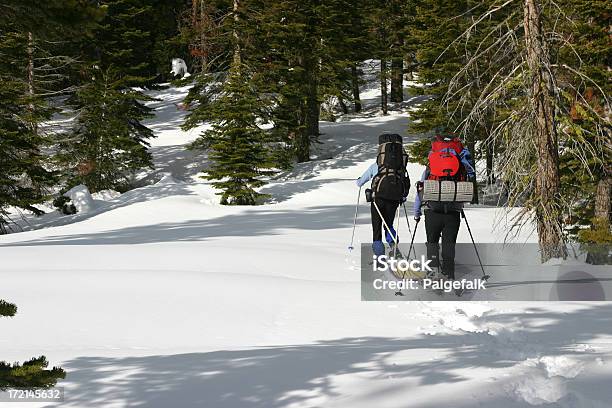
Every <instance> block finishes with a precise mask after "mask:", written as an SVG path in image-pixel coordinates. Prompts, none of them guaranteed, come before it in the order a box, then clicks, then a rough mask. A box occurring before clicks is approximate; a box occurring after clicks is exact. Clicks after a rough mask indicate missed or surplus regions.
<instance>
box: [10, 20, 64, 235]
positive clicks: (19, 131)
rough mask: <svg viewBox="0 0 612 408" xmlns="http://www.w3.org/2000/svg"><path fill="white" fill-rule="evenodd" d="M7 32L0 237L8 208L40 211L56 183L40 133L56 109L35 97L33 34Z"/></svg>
mask: <svg viewBox="0 0 612 408" xmlns="http://www.w3.org/2000/svg"><path fill="white" fill-rule="evenodd" d="M7 28H8V27H5V28H3V29H2V30H1V31H0V55H3V60H2V61H1V62H0V234H2V233H6V232H8V228H9V227H8V225H7V223H8V219H7V218H6V217H7V212H6V209H7V207H8V206H15V207H19V208H22V209H28V210H32V211H34V212H36V213H38V212H40V211H39V210H37V209H36V208H35V207H33V204H36V203H39V202H42V201H44V199H45V198H46V195H47V190H46V189H47V187H49V186H50V185H51V184H52V183H53V182H54V180H55V175H54V173H53V172H51V171H49V170H48V166H47V163H48V158H47V157H46V156H45V155H43V153H42V149H43V148H44V147H47V146H49V145H50V143H51V140H50V138H49V137H48V136H47V135H45V134H44V133H42V132H40V131H39V130H38V124H39V123H40V122H42V121H44V120H46V119H48V118H49V117H50V116H51V113H52V110H51V109H50V108H48V107H47V105H46V103H45V101H44V100H43V99H42V98H40V97H39V96H38V95H36V94H33V93H32V88H31V82H30V81H29V80H28V60H29V58H28V35H27V34H26V33H20V32H18V31H16V30H10V29H7Z"/></svg>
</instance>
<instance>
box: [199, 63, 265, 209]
mask: <svg viewBox="0 0 612 408" xmlns="http://www.w3.org/2000/svg"><path fill="white" fill-rule="evenodd" d="M261 103H262V102H261V100H260V97H259V94H258V92H257V91H256V90H254V89H253V88H252V87H251V84H250V82H249V80H248V74H247V70H246V67H244V66H242V67H239V69H233V70H232V72H231V73H230V75H229V78H228V79H227V81H226V82H225V84H224V86H223V90H222V95H221V96H219V99H218V100H216V101H215V102H214V103H213V104H212V105H211V106H210V107H209V109H208V114H209V115H210V118H211V122H212V127H211V129H210V130H207V131H206V132H205V133H204V134H203V136H202V137H203V138H204V139H205V140H206V141H207V144H209V146H210V154H209V157H210V159H212V161H213V162H212V164H211V165H210V167H209V168H208V169H207V175H206V176H205V178H206V179H209V180H216V181H215V182H214V183H213V186H215V187H216V188H219V189H221V190H222V192H221V193H220V195H221V204H228V205H234V204H236V205H254V204H256V203H257V202H258V199H260V198H263V197H264V195H263V194H260V193H258V192H256V190H255V189H256V188H258V187H261V186H262V185H264V181H262V179H261V177H262V176H264V175H266V174H269V173H270V170H269V169H270V168H271V167H272V163H271V162H270V157H269V154H268V151H267V149H266V146H265V141H266V137H267V133H266V131H264V130H263V129H261V128H260V124H259V118H258V116H257V114H256V111H255V110H254V109H253V108H254V107H255V106H260V105H261Z"/></svg>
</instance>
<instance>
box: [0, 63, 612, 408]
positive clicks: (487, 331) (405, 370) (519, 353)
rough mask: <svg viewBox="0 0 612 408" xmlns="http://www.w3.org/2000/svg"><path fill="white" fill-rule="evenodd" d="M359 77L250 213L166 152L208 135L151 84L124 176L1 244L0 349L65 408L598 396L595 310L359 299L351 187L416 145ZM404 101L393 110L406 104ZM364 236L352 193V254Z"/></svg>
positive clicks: (198, 156) (196, 160) (607, 393)
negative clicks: (136, 147)
mask: <svg viewBox="0 0 612 408" xmlns="http://www.w3.org/2000/svg"><path fill="white" fill-rule="evenodd" d="M371 69H372V75H371V76H372V79H373V80H372V81H371V82H372V83H374V82H375V81H376V80H375V78H374V76H373V75H374V74H373V73H374V72H376V64H375V63H371ZM370 85H371V84H370ZM370 85H366V87H365V88H364V93H363V95H362V98H363V100H364V101H366V109H365V112H364V113H363V114H362V115H360V116H353V117H352V118H350V120H346V121H340V122H333V123H332V122H322V124H321V130H322V132H323V135H321V141H322V142H323V144H322V145H320V146H317V148H316V149H315V151H314V155H315V156H316V157H318V158H319V160H313V161H311V162H308V163H302V164H299V165H297V166H296V168H295V169H294V170H293V171H291V172H288V173H284V174H279V175H277V176H276V177H274V179H273V180H271V182H270V183H269V184H268V185H266V186H265V187H264V189H263V191H264V192H266V193H269V194H271V195H272V196H273V197H274V199H273V201H271V202H270V203H268V204H265V205H262V206H258V207H253V208H240V207H223V206H220V205H218V204H217V202H218V199H217V196H215V191H214V189H213V188H212V187H211V186H210V184H209V183H208V182H205V181H203V180H202V179H199V178H198V177H197V175H198V171H199V170H200V169H201V168H202V167H204V166H205V164H206V155H205V154H203V153H197V152H189V151H186V150H185V149H184V145H185V144H186V143H189V142H190V141H192V140H193V139H194V138H195V137H196V136H197V135H198V134H199V132H201V131H202V130H203V129H205V128H206V126H202V127H200V128H198V129H194V130H192V131H190V132H182V131H181V130H180V129H179V126H180V124H181V123H182V120H183V118H184V114H185V113H184V112H183V111H179V110H177V107H176V105H175V104H176V103H179V102H180V101H181V100H182V99H183V97H184V96H185V94H186V92H187V91H188V88H187V87H183V88H169V89H166V90H162V91H156V92H152V94H153V96H156V97H158V98H160V99H161V101H156V102H152V103H151V105H152V106H153V107H155V108H156V115H157V116H156V118H154V119H151V120H149V122H148V123H147V125H148V126H150V127H151V128H152V129H153V130H154V132H155V134H156V136H157V138H156V139H154V140H153V141H152V147H151V150H152V152H153V155H154V158H155V163H156V170H155V171H153V172H151V173H147V174H142V175H140V176H139V177H140V179H141V183H142V184H143V186H142V187H140V188H137V189H134V190H132V191H129V192H127V193H125V194H122V195H117V194H116V193H113V192H105V193H102V194H97V195H94V204H93V205H92V208H90V209H89V211H88V212H87V213H82V214H76V215H73V216H59V215H58V214H49V215H46V216H44V217H42V218H40V219H32V218H28V220H29V222H30V224H31V225H30V226H28V225H25V224H24V225H23V227H24V229H26V230H27V231H25V232H23V233H18V234H12V235H9V236H2V237H0V259H2V267H1V269H0V282H2V283H3V284H2V286H1V287H0V298H4V299H7V300H9V301H13V302H15V303H16V304H17V305H18V307H19V313H18V315H17V316H16V317H15V318H12V319H2V320H0V333H1V334H2V335H1V336H0V350H1V355H0V358H3V359H7V360H8V361H13V360H15V361H16V360H20V361H23V360H25V359H28V358H30V357H32V356H36V355H40V354H41V353H42V354H45V355H46V356H47V357H48V358H49V360H50V361H51V364H52V365H53V364H57V365H61V366H63V367H64V368H65V369H66V370H67V372H68V376H67V378H66V380H65V381H62V382H61V383H60V385H62V386H64V387H65V389H66V392H65V394H66V401H65V402H64V403H63V404H60V405H59V406H65V407H88V408H89V407H128V406H129V407H132V406H142V407H160V408H161V407H164V408H165V407H170V406H173V407H214V408H226V407H227V408H238V407H246V408H274V407H291V408H297V407H351V408H352V407H368V408H369V407H377V408H378V407H380V408H383V407H393V408H397V407H425V408H427V407H437V408H438V407H446V406H452V407H459V408H460V407H493V406H494V407H496V408H504V407H530V406H543V407H564V408H576V407H588V408H591V407H592V408H603V407H608V406H610V403H611V401H612V390H611V387H610V386H609V384H610V383H612V370H611V369H610V364H609V360H610V358H611V357H612V350H611V345H612V327H611V326H610V324H609V316H610V315H611V313H612V306H611V305H610V304H608V303H583V304H581V303H569V302H568V303H555V304H552V303H544V302H540V303H528V302H522V303H521V302H504V303H496V302H490V303H478V302H464V303H460V302H369V303H368V302H361V301H360V300H359V296H360V290H359V282H360V277H359V250H358V249H356V250H355V251H353V252H352V253H348V252H347V245H348V241H349V239H350V232H351V227H352V217H353V211H354V204H355V199H356V193H357V188H356V187H355V185H354V180H355V178H356V177H358V176H359V175H360V174H361V172H362V171H363V170H365V169H366V168H367V167H368V165H369V163H370V162H371V161H372V160H373V157H374V152H375V148H376V145H375V143H376V138H377V135H378V134H379V133H381V132H383V131H391V132H397V133H400V134H403V135H405V136H406V141H407V142H408V143H410V142H412V141H414V140H416V139H415V138H413V137H410V136H407V135H406V131H407V124H408V116H407V114H406V113H405V112H406V109H405V111H404V112H399V111H394V112H393V113H392V114H391V115H389V116H386V117H383V116H380V115H378V114H376V109H375V107H374V106H373V105H375V104H376V98H377V97H378V91H377V89H376V88H375V87H373V86H370ZM406 96H407V101H408V102H407V103H406V104H405V108H407V110H409V109H410V107H411V104H414V103H417V102H418V101H419V100H422V98H421V99H420V98H419V97H412V96H411V95H410V94H409V93H407V94H406ZM368 105H369V106H368ZM63 121H65V120H63ZM59 122H61V121H58V123H59ZM421 171H422V168H421V166H418V165H414V164H411V165H410V167H409V172H410V175H411V178H412V179H413V180H414V179H417V178H418V177H419V176H420V172H421ZM413 194H414V192H413V191H412V192H411V195H410V196H409V198H408V201H409V202H408V208H412V205H411V203H410V201H411V200H413V199H414V195H413ZM466 213H467V214H468V217H469V218H470V224H471V226H472V229H473V230H474V233H475V235H476V236H477V237H478V241H481V242H499V241H501V240H502V239H503V231H500V230H499V228H497V229H496V228H495V227H496V225H495V224H496V221H498V220H499V219H500V212H499V211H498V210H497V209H495V208H486V207H470V208H468V209H467V210H466ZM501 218H503V216H501ZM401 234H402V231H401V230H400V235H401ZM534 239H535V238H534V237H533V236H529V235H528V234H523V235H521V236H520V237H519V241H530V242H533V240H534ZM369 240H370V229H369V208H367V207H366V206H365V205H363V200H362V205H361V207H360V214H359V217H358V228H357V232H356V235H355V248H358V247H359V243H360V242H368V241H369ZM418 240H421V242H423V241H424V240H425V234H424V231H423V228H421V229H420V230H419V231H418V234H417V241H418ZM458 240H459V241H460V242H469V235H468V234H467V231H466V230H465V228H461V230H460V233H459V238H458ZM4 406H9V404H7V403H0V407H4ZM28 406H44V407H50V406H56V405H54V404H48V403H43V404H28Z"/></svg>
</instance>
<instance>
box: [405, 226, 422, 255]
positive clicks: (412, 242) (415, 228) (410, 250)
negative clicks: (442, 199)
mask: <svg viewBox="0 0 612 408" xmlns="http://www.w3.org/2000/svg"><path fill="white" fill-rule="evenodd" d="M419 221H421V219H420V218H416V223H415V224H414V234H412V239H411V240H410V248H409V249H408V256H410V253H411V252H412V248H413V246H414V237H416V233H417V228H418V227H419ZM414 257H415V258H416V249H415V250H414Z"/></svg>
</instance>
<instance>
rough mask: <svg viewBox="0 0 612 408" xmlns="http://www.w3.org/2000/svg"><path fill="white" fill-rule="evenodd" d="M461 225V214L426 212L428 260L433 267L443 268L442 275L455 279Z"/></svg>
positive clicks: (454, 212) (455, 212) (456, 212)
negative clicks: (457, 244) (456, 249)
mask: <svg viewBox="0 0 612 408" xmlns="http://www.w3.org/2000/svg"><path fill="white" fill-rule="evenodd" d="M460 224H461V218H460V213H459V212H458V211H449V212H448V213H438V212H434V211H432V210H425V232H426V234H427V259H431V260H432V262H431V263H430V265H431V266H436V267H438V266H441V269H442V273H443V274H444V275H446V276H448V278H450V279H455V243H456V242H457V233H458V232H459V225H460ZM440 236H441V237H442V262H440V259H439V253H440V244H439V242H440Z"/></svg>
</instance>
